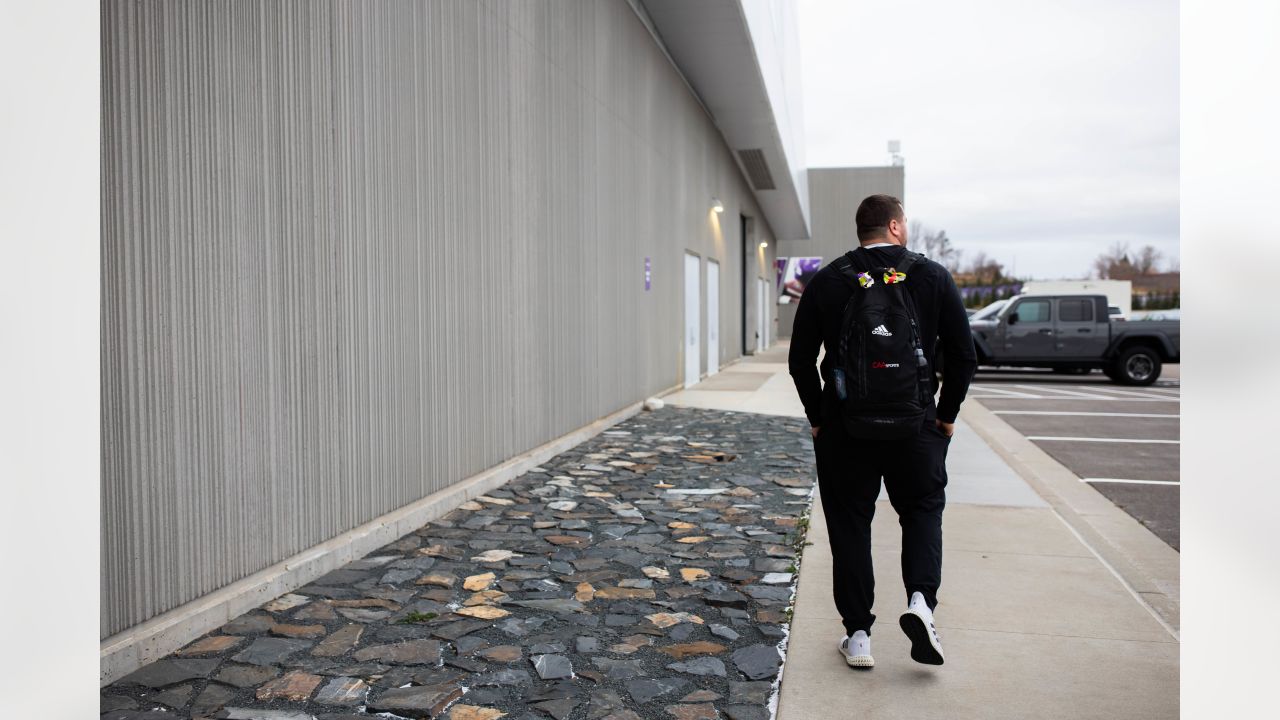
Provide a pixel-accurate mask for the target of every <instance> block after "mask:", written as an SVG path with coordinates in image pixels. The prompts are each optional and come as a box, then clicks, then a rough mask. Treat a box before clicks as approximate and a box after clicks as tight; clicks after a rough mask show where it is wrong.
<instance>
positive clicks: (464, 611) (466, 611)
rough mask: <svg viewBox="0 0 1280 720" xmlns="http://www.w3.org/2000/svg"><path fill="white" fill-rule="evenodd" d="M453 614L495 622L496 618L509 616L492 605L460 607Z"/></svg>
mask: <svg viewBox="0 0 1280 720" xmlns="http://www.w3.org/2000/svg"><path fill="white" fill-rule="evenodd" d="M453 613H454V614H455V615H465V616H467V617H473V618H477V619H480V620H497V619H498V618H504V617H506V616H508V615H510V614H511V613H509V612H507V611H506V610H503V609H502V608H499V607H494V606H492V605H477V606H475V607H461V608H458V609H457V610H454V611H453Z"/></svg>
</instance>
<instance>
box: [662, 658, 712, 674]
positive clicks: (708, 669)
mask: <svg viewBox="0 0 1280 720" xmlns="http://www.w3.org/2000/svg"><path fill="white" fill-rule="evenodd" d="M667 669H668V670H675V671H676V672H682V673H688V674H690V675H715V676H717V677H724V676H725V668H724V663H723V662H721V661H720V658H714V657H705V656H704V657H697V658H694V659H692V660H685V661H684V662H677V663H671V664H670V665H668V666H667Z"/></svg>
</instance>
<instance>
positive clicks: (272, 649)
mask: <svg viewBox="0 0 1280 720" xmlns="http://www.w3.org/2000/svg"><path fill="white" fill-rule="evenodd" d="M309 647H311V643H310V642H308V641H306V640H290V639H287V638H275V637H260V638H257V639H256V640H254V641H253V644H251V645H250V646H249V647H247V648H245V649H244V650H241V651H240V652H239V653H238V654H236V655H234V656H232V658H231V659H232V660H235V661H236V662H242V663H249V664H250V665H278V664H280V663H282V662H284V661H286V660H288V659H289V658H290V657H292V656H294V655H296V654H297V653H300V652H302V651H303V650H306V649H307V648H309ZM215 662H216V661H215Z"/></svg>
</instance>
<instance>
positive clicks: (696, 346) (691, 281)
mask: <svg viewBox="0 0 1280 720" xmlns="http://www.w3.org/2000/svg"><path fill="white" fill-rule="evenodd" d="M701 275H702V272H701V267H700V261H699V260H698V256H697V255H690V254H688V253H686V254H685V256H684V386H685V387H691V386H693V385H694V384H696V383H697V382H698V367H699V364H700V362H701V360H702V350H701V344H702V343H701V336H702V325H701V323H700V321H701V317H700V315H701V313H700V312H699V310H700V309H701V305H702V303H701V302H699V296H698V293H699V290H701V286H702V283H701V282H699V280H700V279H701V278H700V276H701Z"/></svg>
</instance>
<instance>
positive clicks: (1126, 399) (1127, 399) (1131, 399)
mask: <svg viewBox="0 0 1280 720" xmlns="http://www.w3.org/2000/svg"><path fill="white" fill-rule="evenodd" d="M969 387H973V386H972V385H970V386H969ZM965 397H966V398H986V399H988V400H1055V401H1059V402H1086V400H1085V399H1084V398H1069V397H1062V396H1061V395H1053V396H1050V395H1026V394H1019V395H982V394H978V395H966V396H965ZM1091 399H1093V400H1097V401H1098V402H1103V401H1106V402H1167V403H1176V402H1179V399H1178V398H1167V397H1161V398H1158V397H1142V398H1136V397H1104V396H1102V395H1099V396H1097V397H1094V398H1091Z"/></svg>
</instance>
